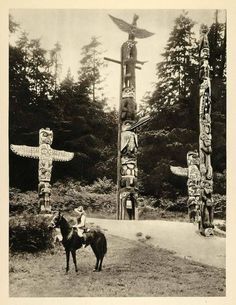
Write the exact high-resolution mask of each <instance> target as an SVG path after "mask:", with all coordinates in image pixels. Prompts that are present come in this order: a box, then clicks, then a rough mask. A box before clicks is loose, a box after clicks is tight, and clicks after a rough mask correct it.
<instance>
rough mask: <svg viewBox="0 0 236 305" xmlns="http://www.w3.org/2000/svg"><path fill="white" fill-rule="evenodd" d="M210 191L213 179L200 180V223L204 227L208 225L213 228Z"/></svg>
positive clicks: (211, 190) (212, 202)
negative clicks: (201, 204) (201, 203)
mask: <svg viewBox="0 0 236 305" xmlns="http://www.w3.org/2000/svg"><path fill="white" fill-rule="evenodd" d="M212 193H213V181H212V180H208V179H204V180H202V202H203V211H202V223H203V228H204V229H205V228H208V227H210V228H214V225H213V219H214V201H213V200H212Z"/></svg>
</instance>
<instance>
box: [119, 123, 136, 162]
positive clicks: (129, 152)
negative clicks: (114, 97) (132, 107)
mask: <svg viewBox="0 0 236 305" xmlns="http://www.w3.org/2000/svg"><path fill="white" fill-rule="evenodd" d="M131 126H132V122H131V121H125V122H124V123H123V124H122V129H121V154H122V156H127V157H134V156H135V155H136V153H137V150H138V136H137V134H136V133H135V132H134V131H131V130H129V128H130V127H131Z"/></svg>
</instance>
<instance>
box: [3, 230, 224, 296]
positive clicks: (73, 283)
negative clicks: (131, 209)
mask: <svg viewBox="0 0 236 305" xmlns="http://www.w3.org/2000/svg"><path fill="white" fill-rule="evenodd" d="M106 236H107V239H108V253H107V255H106V257H105V259H104V269H103V271H102V272H100V273H93V272H92V269H93V266H94V264H95V257H94V254H93V253H92V250H91V249H90V247H88V248H85V249H82V250H79V251H77V262H78V268H79V272H78V274H76V273H75V271H74V266H73V262H72V260H71V265H70V266H71V268H70V271H69V274H68V275H65V253H64V250H63V248H62V246H60V245H59V246H57V247H55V249H54V250H53V251H48V252H44V253H40V254H36V255H32V254H16V255H10V270H9V271H10V296H11V297H27V296H31V297H43V296H44V297H79V296H80V297H127V296H130V297H132V296H140V297H142V296H143V297H151V296H152V297H158V296H201V297H204V296H205V297H208V296H225V269H220V268H215V267H211V266H206V265H202V264H199V263H195V262H192V261H189V260H187V259H183V258H179V257H176V256H174V255H173V253H171V252H170V251H167V250H163V249H159V248H154V247H152V246H150V245H148V241H147V242H141V241H131V240H128V239H125V238H120V237H115V236H112V235H108V234H106Z"/></svg>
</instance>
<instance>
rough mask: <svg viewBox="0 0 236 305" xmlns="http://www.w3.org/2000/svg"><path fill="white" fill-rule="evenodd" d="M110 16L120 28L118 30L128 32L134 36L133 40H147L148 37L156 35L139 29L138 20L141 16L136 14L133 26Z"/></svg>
mask: <svg viewBox="0 0 236 305" xmlns="http://www.w3.org/2000/svg"><path fill="white" fill-rule="evenodd" d="M109 16H110V18H111V20H112V21H113V22H114V23H115V24H116V25H117V26H118V28H119V29H120V30H121V31H123V32H126V33H128V34H129V35H132V36H133V38H135V37H137V38H147V37H150V36H152V35H154V33H151V32H148V31H146V30H144V29H139V28H137V20H138V18H139V16H138V15H136V14H135V15H134V18H133V22H132V24H129V23H127V22H126V21H124V20H122V19H119V18H116V17H113V16H111V15H109Z"/></svg>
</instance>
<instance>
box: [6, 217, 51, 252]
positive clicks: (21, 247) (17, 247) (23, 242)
mask: <svg viewBox="0 0 236 305" xmlns="http://www.w3.org/2000/svg"><path fill="white" fill-rule="evenodd" d="M48 225H49V219H48V218H47V217H45V216H43V215H37V216H35V215H32V214H31V215H30V214H26V213H23V214H22V215H21V216H12V217H10V221H9V246H10V250H11V251H16V252H22V251H26V252H37V251H41V250H47V249H49V248H51V247H52V246H53V237H52V230H50V229H49V228H48Z"/></svg>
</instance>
